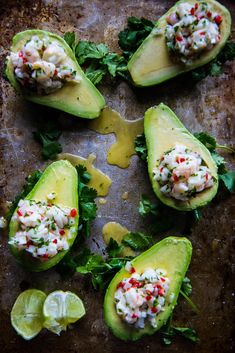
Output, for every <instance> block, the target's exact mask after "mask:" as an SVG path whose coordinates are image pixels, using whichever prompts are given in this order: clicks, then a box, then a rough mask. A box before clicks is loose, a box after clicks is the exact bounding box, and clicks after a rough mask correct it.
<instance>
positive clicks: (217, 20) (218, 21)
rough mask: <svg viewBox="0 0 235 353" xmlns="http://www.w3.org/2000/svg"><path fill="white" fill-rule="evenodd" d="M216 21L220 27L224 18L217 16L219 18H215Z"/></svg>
mask: <svg viewBox="0 0 235 353" xmlns="http://www.w3.org/2000/svg"><path fill="white" fill-rule="evenodd" d="M214 20H215V23H217V25H219V24H220V23H221V22H222V17H221V16H220V15H217V16H215V18H214Z"/></svg>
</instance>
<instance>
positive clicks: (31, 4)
mask: <svg viewBox="0 0 235 353" xmlns="http://www.w3.org/2000/svg"><path fill="white" fill-rule="evenodd" d="M221 2H222V3H224V4H225V5H226V6H227V7H228V8H229V9H230V11H231V13H232V15H233V17H235V3H234V1H229V0H226V1H225V0H224V1H221ZM173 3H174V1H172V0H165V1H154V0H147V1H133V0H120V1H114V0H112V1H111V0H110V1H103V0H93V1H92V0H87V1H85V0H84V1H76V0H56V1H52V0H44V1H35V0H31V1H30V0H24V1H23V0H22V1H20V0H18V1H11V0H9V1H0V4H1V9H0V19H1V27H0V36H1V37H0V43H1V47H0V56H1V67H2V69H3V59H4V57H5V55H6V50H7V49H8V48H9V46H10V42H11V38H12V36H13V35H14V34H15V33H17V32H19V31H22V30H24V29H26V28H40V29H48V30H50V31H54V32H57V33H59V34H63V33H64V32H66V31H71V30H75V31H76V33H77V35H78V36H79V37H81V38H83V39H90V40H93V41H99V42H105V43H107V44H108V45H109V46H110V48H111V49H112V50H118V44H117V34H118V32H119V31H120V29H122V28H123V27H124V26H125V25H126V19H127V17H129V16H131V15H134V16H138V17H141V16H144V17H147V18H150V19H152V20H155V19H156V18H158V17H159V16H160V15H161V14H163V13H164V12H165V11H166V10H167V9H168V8H169V7H170V6H171V5H173ZM233 35H234V32H233ZM234 70H235V64H234V63H233V64H232V63H227V64H226V65H225V69H224V74H223V75H221V76H219V77H218V78H215V77H214V78H211V77H208V78H206V79H205V80H203V81H201V82H200V83H198V84H194V83H192V82H189V80H188V78H187V76H186V77H182V78H176V79H174V80H171V81H169V82H167V83H165V84H163V85H161V86H159V87H154V88H150V89H145V90H136V89H133V88H132V87H129V86H128V85H127V84H126V83H125V82H121V81H118V82H117V83H111V84H110V85H104V86H102V87H100V90H101V91H102V93H103V94H104V95H105V97H106V102H107V105H109V106H111V107H112V108H114V109H116V110H117V111H119V112H120V113H121V114H122V115H123V116H125V117H126V118H127V119H136V118H139V117H141V116H143V114H144V112H145V110H146V109H147V108H148V107H150V106H152V105H154V104H158V103H160V102H161V101H162V102H164V103H166V104H168V105H169V106H170V107H171V108H172V109H173V110H174V111H175V112H176V114H177V115H178V116H179V117H180V118H181V119H182V121H183V123H185V125H186V126H187V128H189V130H191V131H193V132H194V131H201V130H205V131H208V132H209V133H211V134H212V135H214V136H215V137H216V138H218V141H219V142H220V143H232V142H233V143H234V135H235V133H234V126H235V125H234V98H235V84H234ZM1 102H2V108H1V109H2V111H1V112H2V116H1V120H0V124H1V125H0V127H1V129H0V143H1V150H0V151H1V162H0V173H1V174H0V200H1V213H3V212H4V211H5V204H6V201H7V200H11V199H13V198H14V196H15V195H16V194H17V193H18V192H19V191H20V189H21V186H22V184H23V182H24V178H25V177H26V176H27V175H28V174H29V173H30V172H31V171H32V170H34V169H36V168H43V167H44V166H45V165H46V163H45V162H43V160H42V159H41V157H40V148H39V146H38V144H37V143H36V142H35V141H34V139H33V137H32V131H34V130H35V129H36V127H37V125H38V124H39V122H42V121H43V120H44V119H48V118H52V119H58V121H59V124H60V125H61V126H62V127H63V129H64V132H63V136H62V138H61V142H62V144H63V146H64V152H70V153H77V154H79V155H82V156H83V157H87V156H88V154H89V153H91V152H95V153H96V155H97V161H96V166H97V167H98V168H100V169H102V170H103V171H104V172H106V173H107V174H108V175H109V176H110V177H111V178H112V180H113V184H112V187H111V190H110V193H109V195H108V197H107V200H108V201H107V203H106V204H104V205H99V212H98V217H97V219H96V221H95V222H94V226H93V231H92V238H91V240H90V246H91V247H92V249H93V250H94V251H96V252H102V247H104V244H103V241H102V235H101V229H102V226H103V225H104V224H105V223H106V222H108V221H117V222H120V223H121V224H122V225H124V226H126V227H127V228H129V229H130V230H140V229H145V228H147V227H148V224H146V222H145V221H143V220H142V219H141V218H140V216H139V215H138V212H137V206H138V201H139V199H140V195H141V194H142V193H143V192H144V193H147V194H148V195H152V192H151V187H150V185H149V180H148V177H147V172H146V168H145V165H144V164H143V163H142V162H141V161H140V160H139V159H138V158H137V157H136V156H134V157H133V158H132V161H131V166H130V167H129V168H128V169H124V170H123V169H120V168H118V167H114V166H110V165H107V163H106V151H107V150H108V148H109V146H110V144H111V143H112V142H113V141H114V136H113V135H106V136H103V135H98V134H96V133H95V132H92V131H89V130H87V129H86V128H85V123H80V122H78V119H77V118H75V117H71V116H68V115H67V114H65V113H62V112H59V111H55V110H52V109H49V108H45V107H41V106H37V105H33V104H31V103H29V102H26V101H24V100H23V99H22V97H20V96H19V95H17V94H16V93H15V92H14V90H13V89H12V88H11V87H10V85H9V84H8V83H7V82H6V81H4V79H2V78H1ZM226 158H227V156H226ZM227 160H228V162H229V165H230V166H231V163H232V157H231V156H228V158H227ZM124 191H129V195H130V197H129V199H128V200H127V201H124V200H122V198H121V195H122V194H123V192H124ZM234 211H235V209H234V197H233V198H232V197H231V196H228V197H227V196H220V197H219V198H218V197H217V198H216V199H215V200H214V201H212V203H211V204H210V205H209V206H208V207H206V208H205V209H204V210H203V216H204V218H203V220H202V221H201V222H200V223H199V224H197V225H195V226H194V227H193V229H192V232H191V234H189V237H190V239H191V240H192V243H193V247H194V251H193V259H192V263H191V266H190V270H189V276H190V278H191V279H192V284H193V295H192V299H193V300H194V302H195V303H196V304H197V305H198V306H199V308H200V314H199V315H195V314H193V313H192V312H191V310H190V308H189V307H188V306H187V304H185V303H184V301H181V303H180V304H179V305H178V307H177V309H176V310H175V315H174V321H175V323H176V324H178V325H181V326H184V325H191V326H192V327H195V328H196V329H197V331H198V334H199V336H200V343H199V344H197V345H192V344H191V343H189V342H186V341H185V340H183V339H180V338H177V339H176V340H175V341H174V343H173V344H172V346H170V347H164V346H162V345H161V343H160V339H159V336H158V335H154V336H152V337H149V338H144V339H142V340H141V341H139V342H136V343H124V342H122V341H119V340H117V339H116V338H115V337H113V335H112V334H111V333H110V332H109V331H108V329H107V328H106V326H105V324H104V322H103V313H102V302H103V295H102V294H101V293H96V292H95V291H94V290H93V289H92V286H91V283H90V281H89V279H87V278H86V279H84V278H83V277H82V276H80V275H79V274H76V275H74V276H73V277H72V278H71V279H69V280H66V281H64V280H62V279H61V277H60V276H59V275H58V273H56V271H55V270H54V269H51V270H49V271H47V272H45V273H38V274H32V273H28V272H26V271H24V270H23V269H22V268H21V267H19V266H18V265H17V264H16V262H15V259H14V258H13V257H12V255H11V254H10V252H9V249H8V246H7V233H6V232H2V234H1V237H0V309H1V313H0V352H1V353H11V352H12V353H13V352H14V353H29V352H30V353H32V352H33V353H39V352H53V353H59V352H60V353H62V352H63V353H64V352H67V353H70V352H71V353H75V352H80V353H86V352H94V353H101V352H102V353H111V352H112V353H121V352H122V353H137V352H140V353H155V352H157V351H159V350H160V351H162V352H179V353H186V352H194V353H226V352H230V351H232V348H233V345H232V329H233V318H234V315H233V313H234V310H233V308H234V307H233V301H234V292H233V289H232V286H233V283H232V282H233V281H232V280H233V276H234V265H233V263H234V258H232V254H233V248H234V243H233V242H234V238H233V234H232V232H233V226H234V214H235V212H234ZM168 234H169V235H174V234H175V233H174V234H172V232H168ZM28 287H36V288H39V289H42V290H45V291H46V292H50V291H53V290H56V289H64V290H71V291H74V292H76V293H77V294H78V295H79V296H80V297H81V298H82V299H83V300H84V302H85V306H86V309H87V315H86V317H85V318H83V319H82V320H81V321H79V322H78V323H77V324H75V325H74V328H73V330H69V331H68V332H67V333H63V334H62V335H61V337H57V336H55V335H53V334H51V333H49V332H46V331H43V332H42V333H41V334H40V335H39V336H38V337H37V338H35V339H34V340H32V341H30V342H25V341H23V340H22V339H21V338H20V337H18V336H17V335H16V333H15V332H14V330H13V328H12V327H11V324H10V310H11V307H12V305H13V303H14V301H15V299H16V297H17V296H18V295H19V293H20V292H21V291H22V290H24V289H26V288H28Z"/></svg>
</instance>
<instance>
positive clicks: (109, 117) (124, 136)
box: [88, 108, 144, 168]
mask: <svg viewBox="0 0 235 353" xmlns="http://www.w3.org/2000/svg"><path fill="white" fill-rule="evenodd" d="M88 128H89V129H91V130H94V131H96V132H99V133H101V134H104V135H106V134H110V133H114V134H115V136H116V142H115V143H114V144H113V145H112V146H111V147H110V149H109V151H108V153H107V161H108V163H109V164H113V165H117V166H118V167H120V168H127V167H128V166H129V165H130V158H131V156H133V155H134V154H135V138H136V136H137V135H140V134H142V133H143V130H144V120H143V119H142V118H141V119H137V120H133V121H132V120H126V119H124V118H123V117H122V116H121V115H120V114H119V113H118V112H116V111H115V110H113V109H111V108H105V109H104V110H103V111H102V113H101V115H100V117H99V118H98V119H95V120H92V121H90V122H89V124H88Z"/></svg>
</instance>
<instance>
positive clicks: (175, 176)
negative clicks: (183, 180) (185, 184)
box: [173, 174, 179, 182]
mask: <svg viewBox="0 0 235 353" xmlns="http://www.w3.org/2000/svg"><path fill="white" fill-rule="evenodd" d="M173 179H174V181H175V182H177V181H179V178H178V177H177V175H175V174H173Z"/></svg>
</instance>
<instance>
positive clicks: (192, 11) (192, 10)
mask: <svg viewBox="0 0 235 353" xmlns="http://www.w3.org/2000/svg"><path fill="white" fill-rule="evenodd" d="M190 13H191V15H192V16H193V15H194V14H195V8H194V7H192V8H191V10H190Z"/></svg>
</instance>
